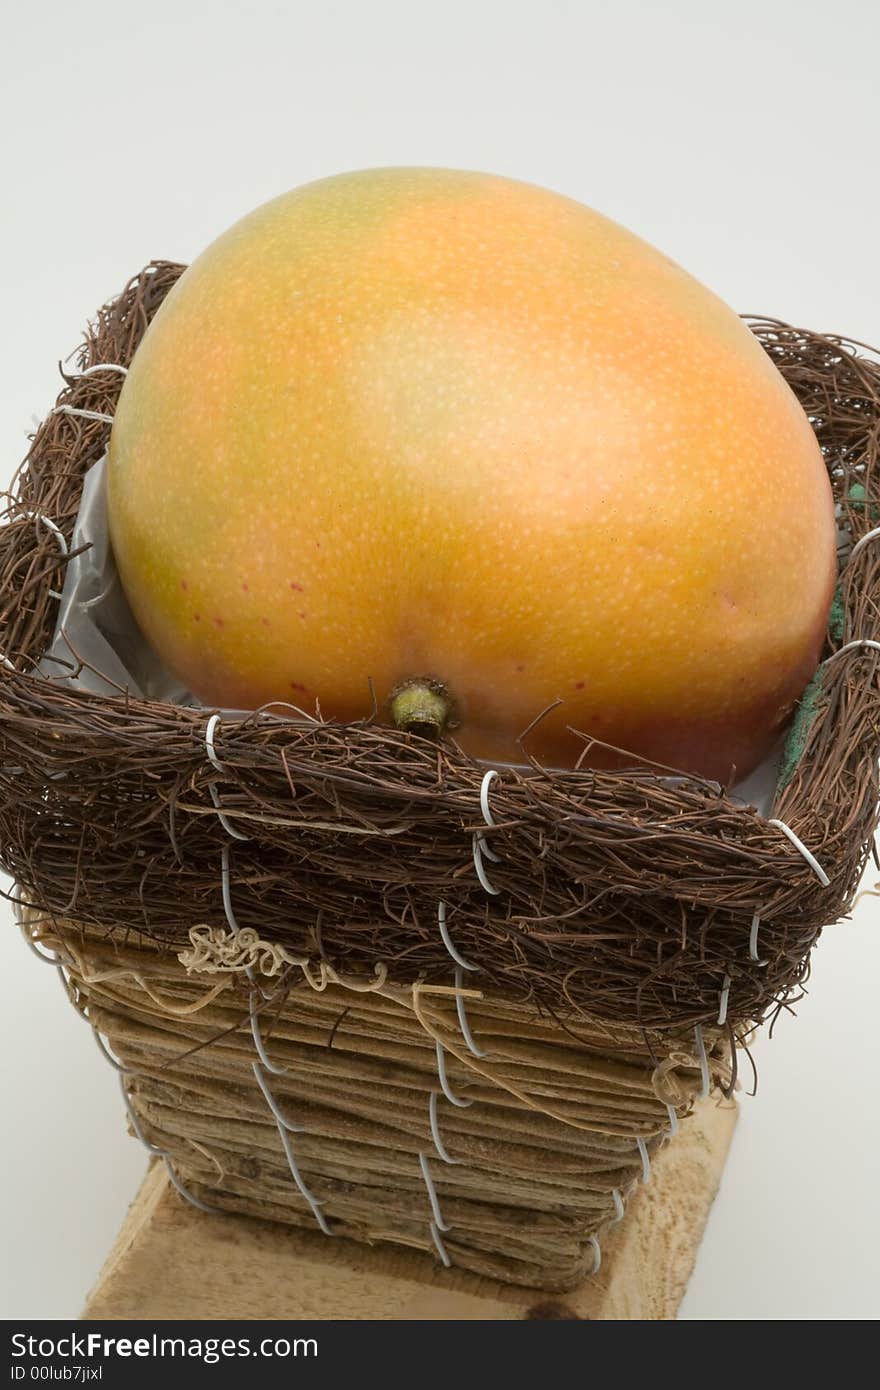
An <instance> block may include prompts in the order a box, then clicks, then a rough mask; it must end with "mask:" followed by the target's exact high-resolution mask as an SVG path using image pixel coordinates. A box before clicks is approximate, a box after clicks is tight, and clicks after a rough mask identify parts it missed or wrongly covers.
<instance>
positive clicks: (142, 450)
mask: <svg viewBox="0 0 880 1390" xmlns="http://www.w3.org/2000/svg"><path fill="white" fill-rule="evenodd" d="M108 477H109V484H108V485H109V493H108V500H109V508H110V524H111V537H112V543H113V546H114V550H115V553H116V557H117V561H118V564H119V569H120V573H121V577H122V581H123V585H124V587H125V590H126V593H127V594H128V597H129V599H130V602H131V604H132V607H133V609H134V612H135V614H136V617H137V618H138V621H139V622H140V624H141V626H142V628H143V630H144V632H145V634H146V636H147V637H148V638H149V639H150V641H151V642H152V643H153V645H154V646H155V648H156V649H157V651H158V652H159V653H160V654H161V655H162V656H163V657H164V659H165V661H166V662H167V664H168V665H169V666H170V667H171V668H172V669H173V670H174V671H175V672H176V673H177V674H178V675H179V676H180V677H181V678H182V679H183V680H184V681H186V682H187V683H188V684H189V686H190V687H191V689H192V690H193V691H194V692H195V693H196V694H197V695H198V696H199V697H201V699H202V700H204V702H205V703H206V704H210V705H218V706H227V707H234V708H254V707H257V706H259V705H261V704H263V703H264V702H267V701H271V700H287V701H291V702H293V703H296V704H298V705H301V706H306V707H309V708H313V707H314V701H315V699H316V697H317V698H318V699H319V701H320V708H321V711H322V713H323V715H324V716H325V717H330V718H336V719H342V720H349V719H354V718H360V717H362V716H364V715H365V714H367V713H368V712H369V710H370V708H371V703H372V702H371V696H370V691H369V684H368V682H369V680H370V679H372V681H373V682H374V685H375V688H376V691H377V693H378V695H379V697H380V699H385V698H386V697H387V696H388V695H389V694H390V692H391V690H392V689H393V688H394V687H395V686H396V685H397V684H398V683H399V682H400V681H401V680H404V679H405V678H407V677H409V676H420V675H430V676H433V677H435V678H438V679H440V680H442V681H443V682H445V683H446V684H447V685H448V687H449V689H450V690H451V692H452V693H453V695H454V697H455V701H456V705H457V713H458V717H459V720H460V724H459V727H458V729H457V730H456V735H455V736H456V738H457V739H458V741H459V742H460V744H461V745H462V747H463V748H465V750H467V751H469V752H471V753H473V754H474V755H476V756H478V757H485V758H487V759H493V760H508V761H518V760H521V757H522V754H521V750H520V749H519V747H518V745H517V736H518V735H519V734H520V733H521V732H522V730H523V729H524V728H525V727H526V725H528V724H529V722H530V721H531V720H532V719H533V718H534V716H535V715H537V714H538V713H539V712H540V711H541V710H542V709H543V708H544V707H545V706H546V705H548V704H549V703H550V702H551V701H553V700H555V699H561V700H562V702H563V703H562V705H561V706H559V707H558V708H557V709H556V710H554V711H553V712H552V714H551V715H549V716H548V717H547V718H546V719H545V720H544V721H543V722H542V723H541V724H539V725H538V727H537V728H536V729H535V730H534V732H533V734H532V735H531V736H530V738H529V741H528V744H527V747H528V750H529V752H530V753H532V754H533V755H534V756H536V757H538V758H541V759H543V760H544V761H546V762H548V763H551V764H556V765H563V766H565V765H568V766H570V765H572V763H573V762H574V760H575V759H576V758H577V756H578V753H579V752H580V751H581V749H582V747H583V744H582V741H580V740H579V739H577V738H576V737H575V736H574V735H573V734H571V733H570V732H568V728H569V726H570V727H571V728H574V729H576V730H579V731H582V732H583V733H586V734H589V735H593V736H595V737H597V738H599V739H602V740H605V741H607V742H609V743H611V744H614V745H622V746H623V747H625V748H631V749H634V750H635V751H636V752H637V753H639V754H640V755H642V756H644V757H650V758H654V759H657V760H660V761H662V762H666V763H670V764H673V765H675V766H677V767H684V768H686V769H688V770H692V771H696V772H702V773H704V774H705V775H707V776H712V777H718V778H721V779H726V778H727V777H728V775H729V773H730V769H731V766H733V765H735V767H736V769H737V772H738V773H739V774H744V773H745V772H747V771H748V770H749V769H750V768H752V767H753V766H754V765H755V764H756V763H757V762H758V761H759V760H760V758H761V757H762V756H763V755H764V754H765V753H766V751H767V749H768V748H769V747H770V745H771V743H772V742H773V740H774V738H775V737H776V735H777V734H778V731H779V727H780V724H781V723H782V721H783V720H784V719H785V717H786V716H787V714H788V713H789V712H790V710H791V707H792V704H793V702H794V701H795V700H796V699H797V697H798V696H799V694H800V693H801V691H802V690H803V688H804V686H805V684H806V682H807V681H808V679H809V677H810V675H811V673H812V671H813V669H814V668H815V665H816V663H817V660H818V657H819V654H820V649H821V645H822V641H823V634H824V631H825V625H826V619H827V613H828V608H829V604H830V600H831V595H832V589H833V583H834V574H835V527H834V518H833V506H832V499H831V493H830V488H829V483H828V478H827V472H826V469H825V466H824V464H823V460H822V457H821V454H820V451H819V448H818V445H817V442H816V439H815V436H814V434H813V432H812V430H811V428H810V425H809V422H808V421H807V419H806V417H805V415H804V413H803V411H802V410H801V408H800V406H799V404H798V403H797V401H796V400H795V398H794V396H793V395H792V393H791V391H790V390H789V388H788V386H787V385H786V384H785V382H784V381H783V379H782V377H781V376H780V375H779V373H778V372H777V371H776V369H775V368H774V367H773V366H772V364H771V363H770V361H769V359H768V358H767V357H766V355H765V354H764V352H763V351H762V349H761V348H760V346H759V345H758V343H757V342H756V341H755V339H754V338H753V336H752V335H751V333H750V332H749V331H748V329H747V328H746V327H745V326H744V325H743V323H742V322H741V321H740V319H739V318H738V317H737V315H736V314H734V313H733V312H732V310H730V309H729V308H728V307H726V306H725V305H724V304H723V303H722V302H721V301H720V300H719V299H718V298H716V297H715V296H714V295H713V294H711V293H710V292H709V291H708V290H706V289H705V288H704V287H703V286H701V285H700V284H699V283H698V282H697V281H695V280H694V279H692V278H691V277H690V276H689V275H687V274H686V273H685V272H684V271H683V270H682V269H680V267H678V266H677V265H675V264H674V263H672V262H671V261H670V260H669V259H668V258H667V257H665V256H663V255H662V254H660V253H659V252H658V251H656V250H654V249H653V248H652V247H651V246H649V245H647V244H646V243H645V242H643V241H641V240H640V239H639V238H637V237H635V236H633V235H632V234H630V233H629V232H627V231H625V230H624V229H623V228H621V227H619V226H618V225H616V224H615V223H613V222H611V221H609V220H607V219H606V218H604V217H602V216H600V215H598V214H597V213H595V212H593V211H591V210H589V209H588V208H586V207H584V206H582V205H580V204H579V203H576V202H574V201H572V200H570V199H568V198H565V197H562V196H560V195H558V194H555V193H552V192H548V191H545V190H543V189H540V188H536V187H534V186H532V185H528V184H524V183H519V182H516V181H514V180H509V179H505V178H500V177H496V176H493V175H487V174H481V173H471V172H460V171H455V170H446V169H431V168H425V169H421V168H388V169H375V170H366V171H363V172H358V173H352V174H343V175H340V176H337V177H334V178H329V179H323V180H321V181H319V182H317V183H312V184H309V185H306V186H305V187H302V188H299V189H296V190H295V191H294V192H292V193H288V194H286V195H284V196H283V197H280V198H277V199H275V200H274V201H273V202H270V203H268V204H266V205H265V206H264V207H261V208H259V209H257V211H255V212H254V213H252V214H251V215H250V216H248V217H245V218H244V219H243V220H242V221H241V222H239V223H237V224H236V225H235V226H234V227H232V228H231V230H230V231H228V232H226V233H225V235H223V236H221V237H220V238H219V239H218V240H217V241H216V242H214V243H213V245H211V246H210V247H209V248H208V249H207V250H206V251H205V252H204V253H203V254H202V255H201V256H200V257H199V258H198V259H197V260H196V261H195V262H194V263H193V265H192V266H191V267H190V268H189V269H188V270H187V271H186V272H185V273H184V275H183V276H182V278H181V279H180V281H179V282H178V284H177V285H176V286H175V287H174V289H173V290H172V291H171V293H170V295H169V296H168V298H167V300H166V301H165V303H164V304H163V306H162V307H161V309H160V310H159V313H158V315H157V317H156V319H155V320H154V322H153V324H152V325H151V327H150V328H149V330H148V332H147V333H146V335H145V337H144V339H143V342H142V344H141V346H140V347H139V348H138V351H137V353H136V355H135V357H134V360H133V363H132V366H131V370H130V373H129V375H128V378H127V380H126V382H125V385H124V387H123V390H122V394H121V398H120V401H119V406H118V411H117V414H116V419H115V423H114V426H113V430H112V435H111V443H110V465H109V474H108Z"/></svg>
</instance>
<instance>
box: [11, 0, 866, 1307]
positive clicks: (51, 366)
mask: <svg viewBox="0 0 880 1390" xmlns="http://www.w3.org/2000/svg"><path fill="white" fill-rule="evenodd" d="M231 8H232V7H229V11H227V10H226V8H225V7H224V6H222V5H220V4H217V3H213V4H208V3H205V2H204V0H201V2H200V3H195V2H194V0H176V3H173V4H171V3H168V2H167V0H149V3H144V4H142V5H138V6H136V7H135V6H133V5H130V4H127V3H125V2H124V0H115V2H114V3H106V4H104V3H96V2H95V0H76V3H75V4H64V5H62V4H61V3H56V4H46V3H39V0H37V3H33V0H30V3H28V4H27V5H23V6H16V7H14V8H13V9H12V10H11V11H10V12H9V14H8V15H7V18H6V20H5V24H4V32H3V45H2V48H3V54H2V57H0V131H2V141H3V146H4V149H5V153H4V154H3V175H4V177H3V190H4V208H3V216H2V223H0V285H2V325H3V331H2V333H0V359H2V361H0V391H2V396H3V401H2V411H0V440H2V451H0V457H2V459H3V462H2V464H0V479H3V478H4V476H6V475H8V474H11V472H12V469H13V467H14V465H15V464H16V463H17V462H18V460H19V458H20V457H21V455H22V453H23V450H24V446H25V440H24V434H25V431H26V430H27V429H28V428H29V427H30V425H31V419H32V415H34V414H36V415H38V416H39V415H40V414H42V413H43V412H44V411H45V410H46V408H47V406H48V405H49V404H51V401H52V399H53V398H54V395H55V392H56V390H57V380H56V377H55V364H56V362H57V360H58V359H59V357H61V356H62V355H64V354H65V353H66V352H67V351H68V350H69V349H70V348H72V347H73V346H74V345H75V344H76V341H77V339H78V335H79V332H80V329H81V326H82V324H83V322H84V320H85V318H86V317H87V316H88V315H89V314H90V313H91V312H92V311H93V310H94V308H95V307H96V306H97V305H98V304H99V303H100V302H101V301H103V300H104V299H105V298H107V297H108V296H109V295H110V294H112V293H114V292H115V291H116V290H117V289H118V288H120V287H121V285H122V283H123V282H124V281H125V279H126V278H127V277H128V275H129V274H130V273H132V272H133V271H135V270H136V269H138V268H139V267H140V266H141V265H142V264H143V263H144V262H146V261H147V260H149V259H150V258H152V257H154V256H159V257H161V256H165V257H170V258H180V259H182V260H187V259H190V258H192V257H193V256H194V255H195V254H196V253H197V252H198V251H200V250H201V249H202V248H203V247H204V246H205V245H206V244H207V243H208V242H209V241H210V240H212V239H213V238H214V237H215V236H216V235H217V234H218V233H219V232H220V231H222V230H223V229H224V228H225V227H226V226H227V225H228V224H229V223H230V222H232V221H234V220H235V219H236V218H238V217H239V216H240V215H241V214H243V213H244V212H246V211H248V210H250V209H251V208H252V207H254V206H256V205H257V204H258V203H260V202H263V201H264V200H265V199H267V198H269V197H271V196H273V195H275V194H277V193H279V192H281V191H283V190H285V189H287V188H291V187H293V186H295V185H297V184H300V183H303V182H305V181H307V180H309V179H313V178H316V177H321V176H323V175H326V174H330V173H335V172H338V171H341V170H344V169H351V168H358V167H366V166H375V165H383V164H428V165H447V166H453V167H462V168H473V169H483V170H489V171H494V172H497V173H503V174H509V175H512V176H515V177H518V178H522V179H528V180H532V181H534V182H536V183H540V184H544V185H546V186H549V187H551V188H554V189H557V190H559V191H560V192H563V193H566V194H568V195H570V196H573V197H575V198H579V199H581V200H582V201H584V202H586V203H588V204H590V205H592V206H594V207H597V208H598V209H600V210H601V211H603V212H605V213H607V214H609V215H610V216H612V217H614V218H616V219H617V220H619V221H621V222H623V223H624V224H626V225H628V226H629V227H631V228H632V229H633V230H634V231H636V232H638V233H640V234H641V235H642V236H644V237H646V238H647V239H648V240H649V241H652V242H654V243H655V244H656V245H658V246H659V247H661V248H662V249H663V250H664V251H666V252H667V253H668V254H670V255H671V256H673V257H674V258H675V259H676V260H678V261H679V262H681V264H683V265H684V266H685V267H686V268H687V269H689V270H690V271H691V272H692V273H694V274H695V275H697V276H698V277H699V278H700V279H702V280H703V281H704V282H705V283H706V284H708V285H709V286H711V287H712V288H713V289H715V290H716V291H717V292H718V293H719V294H721V295H722V296H723V297H724V298H725V299H727V300H728V302H729V303H730V304H732V305H733V306H735V307H736V308H737V309H739V310H742V311H748V312H754V311H760V312H765V313H770V314H777V315H780V316H783V317H786V318H788V319H790V320H792V321H795V322H800V323H803V324H806V325H808V326H810V327H813V328H818V329H824V330H838V331H842V332H845V333H847V334H849V335H851V336H854V337H859V338H863V339H866V340H868V341H874V342H878V340H880V292H878V274H880V272H878V251H877V246H878V235H880V201H878V180H877V175H876V119H877V105H876V96H877V61H878V56H877V55H878V52H880V19H878V15H880V10H878V7H877V6H876V4H875V3H874V0H836V3H835V4H833V5H828V4H827V3H826V0H821V2H820V3H815V0H801V3H794V0H791V2H790V3H789V2H786V3H774V0H757V3H756V0H740V3H738V4H736V5H731V4H729V3H724V4H718V3H714V0H666V2H665V3H664V4H662V5H661V4H656V5H654V4H641V5H640V4H635V3H631V0H630V3H616V4H615V3H605V4H602V3H595V2H593V0H590V2H589V3H575V2H574V0H571V2H570V3H563V2H562V0H540V3H532V0H526V2H525V3H518V0H492V2H491V3H490V2H489V0H484V2H483V3H481V0H464V3H462V0H437V3H431V4H423V3H419V0H401V3H392V0H371V2H370V3H357V0H354V3H352V2H349V3H340V2H339V0H323V3H317V0H312V2H311V3H308V4H303V3H298V0H287V3H278V4H267V3H264V2H261V0H258V2H257V3H252V4H250V5H248V6H244V5H243V6H242V7H241V11H242V12H241V13H238V14H232V13H231V12H230V11H231ZM813 848H814V850H815V851H816V852H817V853H818V854H819V855H820V856H821V849H822V847H821V846H819V845H817V846H813ZM873 877H877V875H876V873H875V874H874V875H873ZM878 906H880V904H878V901H877V900H876V899H865V900H863V902H862V903H861V905H860V907H859V909H858V910H857V911H856V913H855V917H854V920H853V921H852V922H847V923H844V924H840V925H837V926H835V927H833V928H830V929H829V930H828V931H827V932H826V934H825V937H824V938H823V940H822V942H821V945H820V947H819V949H818V950H817V952H816V955H815V960H814V972H813V983H812V985H811V995H810V998H809V999H808V1000H807V1001H805V1003H804V1004H803V1005H802V1006H801V1009H800V1016H799V1018H798V1019H797V1020H793V1019H790V1018H787V1017H786V1018H783V1020H782V1021H781V1023H780V1026H779V1027H778V1029H777V1033H776V1036H775V1037H774V1040H773V1041H772V1043H769V1044H768V1043H767V1042H763V1043H762V1044H761V1045H760V1047H759V1049H758V1054H757V1055H758V1061H759V1066H760V1072H761V1087H760V1093H759V1095H758V1098H757V1099H756V1100H753V1101H746V1102H745V1103H744V1107H743V1115H742V1120H741V1124H740V1127H739V1132H738V1134H737V1137H736V1140H735V1143H734V1148H733V1152H732V1156H731V1159H730V1163H729V1165H728V1168H727V1172H726V1174H725V1178H724V1184H723V1188H722V1192H721V1195H720V1197H719V1199H718V1202H717V1204H716V1206H715V1209H714V1211H713V1214H712V1217H711V1220H710V1224H709V1229H708V1232H707V1235H706V1239H705V1242H704V1245H703V1248H702V1251H701V1253H700V1257H699V1261H698V1264H697V1269H696V1273H695V1276H694V1278H693V1280H692V1282H691V1287H690V1290H689V1292H688V1295H687V1297H686V1299H685V1303H684V1307H683V1309H682V1316H683V1317H685V1318H704V1319H709V1318H711V1319H745V1318H798V1319H800V1318H868V1317H874V1316H876V1315H877V1313H878V1311H880V1297H878V1293H877V1290H878V1288H880V1199H878V1185H877V1182H876V1176H875V1175H876V1158H877V1144H878V1133H880V1131H878V1119H877V1112H878V1096H877V1090H876V1078H877V1075H878V1072H880V1050H878V1028H877V1023H876V1012H877V997H876V979H877V945H876V938H875V931H876V928H877V926H878ZM7 917H8V913H7V911H6V908H5V907H2V908H0V972H2V980H3V1000H2V1008H0V1027H2V1031H3V1038H2V1044H0V1046H2V1052H0V1055H2V1057H3V1058H4V1059H6V1061H7V1062H8V1065H7V1066H5V1067H4V1072H5V1076H4V1080H3V1087H4V1090H3V1104H2V1115H3V1119H4V1122H5V1141H4V1147H3V1150H2V1165H3V1181H2V1183H0V1201H2V1213H0V1233H2V1245H3V1247H5V1259H4V1281H5V1282H4V1289H3V1292H2V1300H0V1314H3V1315H5V1316H7V1317H14V1316H20V1315H21V1316H24V1315H30V1316H43V1317H70V1316H75V1315H76V1314H77V1312H78V1311H79V1309H80V1308H81V1306H82V1302H83V1297H84V1295H85V1292H86V1290H87V1288H88V1286H89V1285H90V1283H91V1282H92V1280H93V1279H94V1277H95V1275H96V1273H97V1271H98V1269H99V1267H100V1263H101V1260H102V1258H103V1256H104V1254H105V1252H106V1251H107V1249H108V1247H109V1244H110V1242H111V1240H112V1238H113V1235H114V1233H115V1231H116V1229H117V1227H118V1225H119V1223H120V1220H121V1218H122V1216H123V1214H124V1212H125V1208H126V1203H127V1202H128V1200H129V1199H130V1197H131V1196H132V1194H133V1193H134V1190H135V1188H136V1185H137V1182H138V1179H139V1177H140V1176H141V1174H142V1172H143V1171H144V1167H145V1159H144V1157H143V1154H142V1152H141V1151H140V1150H139V1148H138V1146H137V1144H136V1142H135V1141H134V1140H131V1139H128V1138H127V1137H126V1135H125V1125H124V1121H123V1114H122V1108H121V1103H120V1099H119V1094H118V1091H117V1088H116V1077H115V1074H114V1073H112V1072H111V1071H110V1069H109V1068H108V1067H107V1066H106V1065H105V1064H104V1063H103V1062H102V1061H101V1059H100V1057H99V1055H98V1053H97V1051H96V1049H95V1046H94V1043H93V1041H92V1039H91V1036H90V1034H89V1030H88V1029H87V1027H86V1026H85V1025H84V1024H83V1023H82V1022H81V1021H80V1020H79V1019H78V1017H77V1016H76V1015H75V1014H74V1012H73V1010H72V1009H71V1008H70V1007H69V1006H68V1005H66V1004H65V1002H64V1000H63V998H62V994H61V990H60V987H59V984H58V981H57V977H56V976H55V974H54V972H53V971H52V970H50V969H47V968H45V967H42V966H40V965H39V964H38V963H37V962H36V961H35V960H34V959H33V957H32V956H31V955H30V954H29V953H28V951H27V950H26V948H25V946H24V945H23V943H22V941H21V939H20V938H19V936H18V934H17V933H16V932H15V930H14V929H13V926H12V922H11V918H10V919H9V920H8V921H7ZM872 928H873V929H874V931H872Z"/></svg>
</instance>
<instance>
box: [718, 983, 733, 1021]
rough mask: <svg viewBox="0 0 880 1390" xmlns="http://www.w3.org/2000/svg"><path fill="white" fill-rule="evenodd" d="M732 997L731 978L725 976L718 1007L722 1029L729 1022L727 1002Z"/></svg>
mask: <svg viewBox="0 0 880 1390" xmlns="http://www.w3.org/2000/svg"><path fill="white" fill-rule="evenodd" d="M729 997H730V976H729V975H725V976H724V980H723V981H722V984H721V995H720V1002H719V1005H718V1027H719V1028H721V1027H722V1026H723V1025H724V1024H725V1023H726V1022H727V1000H728V998H729Z"/></svg>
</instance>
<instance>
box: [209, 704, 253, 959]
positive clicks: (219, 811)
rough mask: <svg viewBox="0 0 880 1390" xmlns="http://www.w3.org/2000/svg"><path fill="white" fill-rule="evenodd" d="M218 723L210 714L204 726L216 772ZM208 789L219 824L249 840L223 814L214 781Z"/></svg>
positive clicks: (220, 767)
mask: <svg viewBox="0 0 880 1390" xmlns="http://www.w3.org/2000/svg"><path fill="white" fill-rule="evenodd" d="M219 725H220V716H219V714H212V715H211V718H210V719H209V720H208V723H207V726H206V728H205V753H206V754H207V757H208V762H209V763H211V764H212V766H213V767H216V769H217V771H218V772H223V771H224V770H225V769H224V767H223V764H222V763H221V761H220V759H219V758H218V757H217V750H216V748H215V747H214V731H215V730H216V729H217V728H218V727H219ZM208 791H209V792H210V794H211V800H212V802H213V803H214V809H215V811H216V812H217V819H218V820H219V821H220V824H221V825H222V826H223V829H224V830H225V831H226V834H227V835H230V836H231V837H232V839H233V840H249V839H250V836H249V835H245V834H244V833H243V832H242V831H241V830H236V828H235V826H234V825H232V824H231V822H230V820H229V818H228V816H226V815H225V814H224V811H223V803H222V802H221V800H220V794H219V792H218V791H217V787H216V784H215V783H214V782H209V783H208ZM224 902H225V900H224ZM228 915H229V914H228V913H227V917H228ZM230 926H232V922H230ZM233 930H234V931H237V930H238V928H237V927H233Z"/></svg>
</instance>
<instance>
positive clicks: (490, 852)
mask: <svg viewBox="0 0 880 1390" xmlns="http://www.w3.org/2000/svg"><path fill="white" fill-rule="evenodd" d="M497 776H498V773H497V772H496V771H495V769H494V767H490V768H489V771H488V772H487V773H486V774H485V776H484V777H483V780H482V782H481V783H480V810H481V811H482V813H483V820H484V821H485V822H486V824H487V825H488V826H489V827H490V828H492V827H494V825H495V818H494V816H493V815H492V812H491V811H490V810H489V788H490V786H491V785H492V781H493V778H495V777H497ZM478 838H479V841H480V853H481V854H484V855H485V856H486V858H487V859H491V860H492V862H493V863H494V864H500V863H501V855H500V854H496V853H495V851H494V849H493V848H492V846H491V845H490V844H489V841H488V840H487V839H486V837H485V835H479V837H478Z"/></svg>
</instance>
